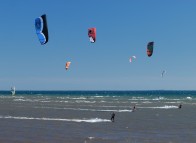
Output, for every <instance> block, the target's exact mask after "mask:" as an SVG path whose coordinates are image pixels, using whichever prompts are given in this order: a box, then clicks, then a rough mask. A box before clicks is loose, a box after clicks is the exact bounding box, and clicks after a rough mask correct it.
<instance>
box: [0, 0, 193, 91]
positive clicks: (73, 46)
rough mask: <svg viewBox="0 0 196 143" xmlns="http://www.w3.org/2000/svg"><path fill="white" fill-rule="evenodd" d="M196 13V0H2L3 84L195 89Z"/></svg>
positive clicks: (51, 87) (29, 87)
mask: <svg viewBox="0 0 196 143" xmlns="http://www.w3.org/2000/svg"><path fill="white" fill-rule="evenodd" d="M42 14H46V15H47V23H48V30H49V41H48V43H47V44H45V45H41V44H40V42H39V40H38V37H37V35H36V31H35V19H36V18H37V17H39V16H41V15H42ZM195 14H196V1H195V0H187V1H184V0H164V1H163V0H162V1H161V0H137V1H136V0H121V1H120V0H97V1H95V0H58V1H49V0H28V1H26V0H18V1H14V0H2V1H1V3H0V17H1V23H0V27H1V32H0V39H1V40H0V49H1V52H0V90H10V88H11V86H15V87H16V90H196V63H195V61H196V56H195V55H196V17H195ZM91 27H96V29H97V39H96V42H95V43H90V41H89V38H88V35H87V31H88V28H91ZM150 41H154V52H153V55H152V56H151V57H148V56H147V54H146V46H147V43H148V42H150ZM133 55H135V56H136V57H137V58H136V60H135V61H134V62H132V63H130V62H129V58H130V57H131V56H133ZM67 61H71V65H70V68H69V70H67V71H66V70H65V63H66V62H67ZM163 70H166V73H165V74H164V77H161V72H162V71H163Z"/></svg>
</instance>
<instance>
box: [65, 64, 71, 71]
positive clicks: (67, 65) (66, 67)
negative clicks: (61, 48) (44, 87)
mask: <svg viewBox="0 0 196 143" xmlns="http://www.w3.org/2000/svg"><path fill="white" fill-rule="evenodd" d="M70 64H71V62H66V64H65V69H66V70H68V69H69V66H70Z"/></svg>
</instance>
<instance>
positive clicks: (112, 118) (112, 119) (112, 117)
mask: <svg viewBox="0 0 196 143" xmlns="http://www.w3.org/2000/svg"><path fill="white" fill-rule="evenodd" d="M114 117H115V113H114V112H113V113H112V116H111V121H112V122H114Z"/></svg>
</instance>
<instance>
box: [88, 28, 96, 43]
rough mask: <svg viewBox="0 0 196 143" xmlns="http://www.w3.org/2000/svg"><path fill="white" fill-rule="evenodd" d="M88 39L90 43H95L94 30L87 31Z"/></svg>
mask: <svg viewBox="0 0 196 143" xmlns="http://www.w3.org/2000/svg"><path fill="white" fill-rule="evenodd" d="M88 37H89V39H90V42H91V43H95V41H96V28H89V29H88Z"/></svg>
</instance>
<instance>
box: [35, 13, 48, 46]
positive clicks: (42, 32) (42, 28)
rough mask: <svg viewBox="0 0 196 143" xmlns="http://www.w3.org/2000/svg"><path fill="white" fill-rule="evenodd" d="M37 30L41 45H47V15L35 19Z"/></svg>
mask: <svg viewBox="0 0 196 143" xmlns="http://www.w3.org/2000/svg"><path fill="white" fill-rule="evenodd" d="M35 30H36V34H37V37H38V39H39V41H40V43H41V44H42V45H44V44H46V43H47V42H48V26H47V19H46V15H45V14H44V15H42V16H40V17H38V18H36V19H35Z"/></svg>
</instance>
